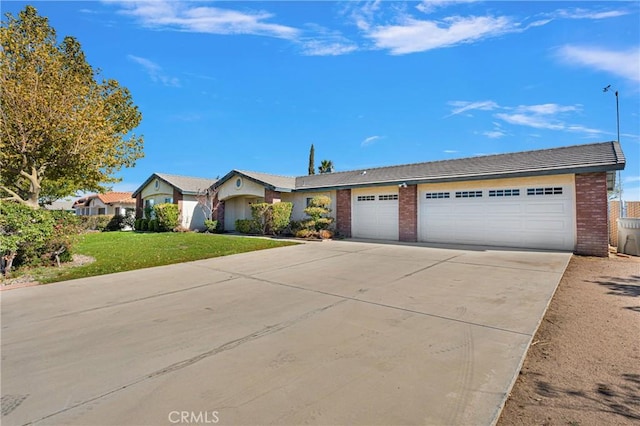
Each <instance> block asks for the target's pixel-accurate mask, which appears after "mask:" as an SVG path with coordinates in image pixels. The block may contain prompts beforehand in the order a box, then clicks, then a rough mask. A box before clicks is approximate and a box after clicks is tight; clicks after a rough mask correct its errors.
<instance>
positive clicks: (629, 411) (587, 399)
mask: <svg viewBox="0 0 640 426" xmlns="http://www.w3.org/2000/svg"><path fill="white" fill-rule="evenodd" d="M621 377H622V379H623V382H622V383H621V384H619V385H613V384H611V385H607V384H605V383H595V384H594V387H593V389H591V390H581V389H572V388H569V387H567V388H562V387H559V386H554V385H553V384H551V383H549V382H545V381H542V380H537V381H536V382H535V383H536V392H537V393H538V394H539V395H540V396H543V397H545V398H570V400H569V401H567V402H566V403H562V404H560V405H557V407H559V408H565V409H569V410H574V411H575V410H578V411H600V412H603V413H611V414H616V415H619V416H623V417H625V418H628V419H632V420H640V374H623V375H622V376H621Z"/></svg>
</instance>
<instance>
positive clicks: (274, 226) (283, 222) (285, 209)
mask: <svg viewBox="0 0 640 426" xmlns="http://www.w3.org/2000/svg"><path fill="white" fill-rule="evenodd" d="M271 210H272V214H271V224H270V225H271V232H273V233H274V234H281V233H282V232H283V231H284V230H285V229H286V228H287V227H288V226H289V222H290V221H291V211H292V210H293V203H287V202H280V203H274V204H271Z"/></svg>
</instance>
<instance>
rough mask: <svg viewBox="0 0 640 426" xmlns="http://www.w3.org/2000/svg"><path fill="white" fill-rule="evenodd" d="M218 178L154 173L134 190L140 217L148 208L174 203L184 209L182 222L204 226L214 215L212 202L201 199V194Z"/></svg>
mask: <svg viewBox="0 0 640 426" xmlns="http://www.w3.org/2000/svg"><path fill="white" fill-rule="evenodd" d="M215 182H216V180H215V179H206V178H195V177H189V176H178V175H169V174H166V173H154V174H152V175H151V176H150V177H149V178H148V179H147V180H146V181H144V183H143V184H142V185H140V187H139V188H138V189H136V190H135V191H134V192H133V197H134V198H135V200H136V217H137V218H140V217H144V211H145V208H153V206H154V205H156V204H161V203H173V204H177V205H178V209H179V210H180V218H181V225H182V226H184V227H185V228H188V229H204V221H205V219H207V218H208V217H209V215H210V212H209V211H207V210H208V208H210V206H204V205H202V204H199V203H198V195H199V194H203V193H204V192H205V191H207V190H208V189H209V188H210V187H211V186H212V185H213V184H215Z"/></svg>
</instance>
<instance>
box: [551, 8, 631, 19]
mask: <svg viewBox="0 0 640 426" xmlns="http://www.w3.org/2000/svg"><path fill="white" fill-rule="evenodd" d="M628 14H629V11H627V10H604V11H594V10H589V9H580V8H577V9H558V10H556V11H555V12H553V13H552V14H551V16H552V17H554V18H562V19H592V20H596V19H608V18H617V17H619V16H624V15H628Z"/></svg>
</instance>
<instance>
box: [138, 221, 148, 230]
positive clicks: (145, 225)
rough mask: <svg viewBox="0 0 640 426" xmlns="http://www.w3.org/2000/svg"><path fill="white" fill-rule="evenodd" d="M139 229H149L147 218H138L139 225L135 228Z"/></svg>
mask: <svg viewBox="0 0 640 426" xmlns="http://www.w3.org/2000/svg"><path fill="white" fill-rule="evenodd" d="M136 229H138V230H140V231H148V230H149V219H140V227H139V228H136Z"/></svg>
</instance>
